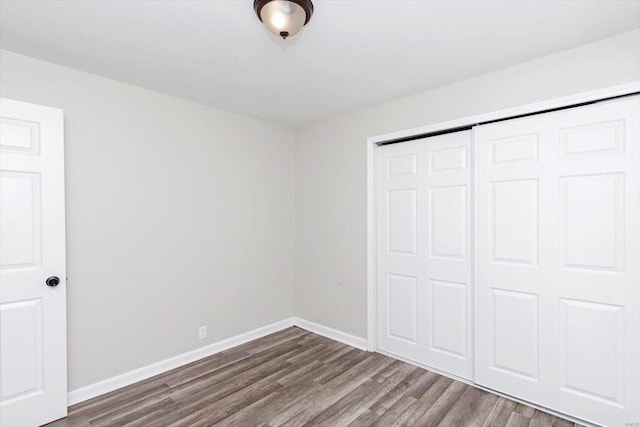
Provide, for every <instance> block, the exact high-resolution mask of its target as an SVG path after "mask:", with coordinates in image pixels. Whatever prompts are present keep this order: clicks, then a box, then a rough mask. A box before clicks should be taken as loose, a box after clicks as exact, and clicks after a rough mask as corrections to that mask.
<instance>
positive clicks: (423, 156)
mask: <svg viewBox="0 0 640 427" xmlns="http://www.w3.org/2000/svg"><path fill="white" fill-rule="evenodd" d="M470 140H471V132H470V131H467V132H458V133H452V134H448V135H442V136H437V137H431V138H425V139H422V140H418V141H412V142H404V143H399V144H392V145H387V146H383V147H381V148H379V150H378V171H377V176H378V186H377V188H378V209H377V212H378V347H379V349H381V350H383V351H387V352H389V353H393V354H396V355H398V356H402V357H405V358H407V359H411V360H413V361H416V362H419V363H423V364H425V365H429V366H432V367H434V368H437V369H441V370H443V371H446V372H449V373H452V374H455V375H458V376H461V377H464V378H471V377H472V366H473V363H472V340H471V326H472V325H471V322H472V293H471V261H470V257H471V242H470V227H471V189H470V180H471V172H470V162H471V153H470Z"/></svg>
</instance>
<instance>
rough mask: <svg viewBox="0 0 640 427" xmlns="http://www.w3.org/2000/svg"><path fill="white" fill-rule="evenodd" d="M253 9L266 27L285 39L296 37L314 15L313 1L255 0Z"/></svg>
mask: <svg viewBox="0 0 640 427" xmlns="http://www.w3.org/2000/svg"><path fill="white" fill-rule="evenodd" d="M253 8H254V9H255V11H256V14H257V15H258V18H260V21H262V23H263V24H264V25H265V27H267V29H268V30H269V31H271V32H272V33H273V34H275V35H277V36H280V37H282V38H283V39H286V38H287V37H289V36H293V35H295V34H296V33H297V32H298V31H300V30H301V29H302V27H304V26H305V25H306V24H307V22H309V20H310V19H311V15H313V3H311V0H254V1H253Z"/></svg>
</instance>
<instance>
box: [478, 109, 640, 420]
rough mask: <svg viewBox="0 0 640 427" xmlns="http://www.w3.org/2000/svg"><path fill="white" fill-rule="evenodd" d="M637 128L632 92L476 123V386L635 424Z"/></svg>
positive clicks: (639, 252) (639, 386) (639, 254)
mask: <svg viewBox="0 0 640 427" xmlns="http://www.w3.org/2000/svg"><path fill="white" fill-rule="evenodd" d="M639 122H640V103H639V101H638V98H637V97H636V98H630V99H629V98H628V99H624V100H617V101H611V102H607V103H600V104H596V105H593V106H587V107H580V108H575V109H569V110H563V111H558V112H555V113H549V114H544V115H538V116H531V117H528V118H523V119H517V120H510V121H504V122H500V123H495V124H491V125H486V126H479V127H476V128H474V134H475V139H474V141H475V145H474V148H475V150H476V157H475V186H476V193H475V201H476V203H475V209H476V211H475V213H476V223H475V224H476V237H475V245H476V258H475V268H476V300H475V302H476V311H475V312H476V325H475V329H476V379H477V382H478V383H480V384H482V385H484V386H487V387H489V388H493V389H496V390H500V391H501V392H504V393H507V394H511V395H514V396H516V397H520V398H523V399H526V400H529V401H532V402H534V403H538V404H540V405H543V406H546V407H549V408H552V409H555V410H558V411H560V412H564V413H568V414H570V415H573V416H576V417H578V418H582V419H585V420H587V421H591V422H594V423H598V424H604V425H624V422H633V421H637V420H638V419H639V418H640V414H639V412H640V411H639V408H638V406H639V405H640V373H639V371H640V351H639V341H640V317H639V307H640V291H639V288H640V284H639V280H640V274H639V271H638V264H639V262H638V260H639V259H640V238H639V232H638V230H639V225H640V209H639V196H640V185H639V184H640V175H639V173H638V171H639V164H640V151H639V150H638V146H639V145H640V137H639V127H640V123H639Z"/></svg>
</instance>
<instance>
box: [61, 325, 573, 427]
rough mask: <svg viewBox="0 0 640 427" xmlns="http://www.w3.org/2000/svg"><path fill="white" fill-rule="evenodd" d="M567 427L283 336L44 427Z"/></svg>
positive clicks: (440, 382) (359, 356)
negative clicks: (347, 426)
mask: <svg viewBox="0 0 640 427" xmlns="http://www.w3.org/2000/svg"><path fill="white" fill-rule="evenodd" d="M125 425H126V426H145V427H156V426H162V427H165V426H212V425H216V426H303V425H305V426H312V425H313V426H315V425H325V426H346V425H351V426H373V425H375V426H392V425H403V426H443V427H444V426H451V427H462V426H477V427H481V426H509V427H520V426H529V427H537V426H558V427H560V426H573V425H574V424H573V423H571V422H569V421H566V420H564V419H560V418H557V417H554V416H552V415H549V414H547V413H545V412H541V411H538V410H535V409H534V408H531V407H528V406H525V405H522V404H519V403H516V402H513V401H511V400H508V399H504V398H502V397H498V396H496V395H494V394H491V393H487V392H485V391H482V390H479V389H477V388H475V387H472V386H469V385H466V384H463V383H461V382H458V381H454V380H451V379H449V378H446V377H443V376H440V375H438V374H435V373H433V372H430V371H426V370H424V369H421V368H417V367H415V366H413V365H410V364H407V363H404V362H400V361H398V360H395V359H392V358H390V357H387V356H384V355H381V354H378V353H368V352H365V351H361V350H358V349H354V348H353V347H349V346H347V345H344V344H341V343H338V342H335V341H332V340H330V339H327V338H325V337H321V336H319V335H316V334H313V333H310V332H307V331H304V330H302V329H299V328H295V327H294V328H289V329H286V330H284V331H281V332H278V333H275V334H272V335H269V336H267V337H264V338H261V339H258V340H256V341H252V342H250V343H247V344H244V345H242V346H239V347H235V348H233V349H231V350H228V351H225V352H222V353H218V354H216V355H214V356H211V357H208V358H206V359H202V360H200V361H198V362H195V363H192V364H190V365H187V366H184V367H181V368H178V369H175V370H173V371H170V372H167V373H165V374H162V375H159V376H156V377H153V378H150V379H148V380H146V381H143V382H140V383H137V384H133V385H131V386H129V387H126V388H123V389H120V390H116V391H114V392H112V393H109V394H106V395H103V396H100V397H97V398H95V399H92V400H89V401H86V402H82V403H80V404H78V405H75V406H72V407H71V408H70V409H69V416H68V417H67V418H65V419H62V420H59V421H56V422H54V423H51V424H48V426H49V427H70V426H73V427H76V426H77V427H89V426H91V427H99V426H110V427H111V426H125Z"/></svg>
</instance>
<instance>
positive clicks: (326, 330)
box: [294, 317, 367, 351]
mask: <svg viewBox="0 0 640 427" xmlns="http://www.w3.org/2000/svg"><path fill="white" fill-rule="evenodd" d="M294 324H295V326H297V327H299V328H302V329H306V330H307V331H309V332H313V333H315V334H318V335H322V336H324V337H327V338H330V339H332V340H334V341H339V342H341V343H343V344H347V345H350V346H351V347H355V348H359V349H360V350H364V351H367V340H366V339H364V338H360V337H356V336H355V335H351V334H348V333H346V332H342V331H338V330H337V329H333V328H330V327H328V326H324V325H320V324H318V323H314V322H310V321H308V320H304V319H301V318H299V317H295V318H294Z"/></svg>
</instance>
